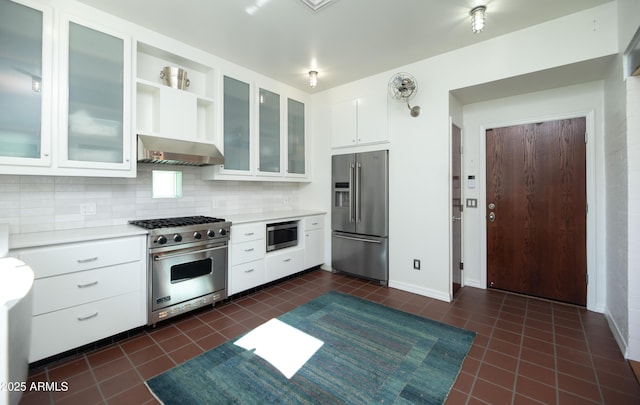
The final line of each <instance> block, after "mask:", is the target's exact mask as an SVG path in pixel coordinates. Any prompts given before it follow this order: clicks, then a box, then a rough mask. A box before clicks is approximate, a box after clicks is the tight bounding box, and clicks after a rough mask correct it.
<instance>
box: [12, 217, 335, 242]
mask: <svg viewBox="0 0 640 405" xmlns="http://www.w3.org/2000/svg"><path fill="white" fill-rule="evenodd" d="M324 214H326V213H325V212H322V211H307V210H292V211H272V212H260V213H255V214H239V215H229V216H226V217H225V219H226V220H227V221H231V223H232V225H233V224H236V225H239V224H243V223H251V222H262V221H272V220H277V221H281V220H287V219H296V218H303V217H309V216H313V215H324ZM232 229H233V228H232ZM146 234H147V230H146V229H144V228H140V227H137V226H134V225H129V224H124V225H113V226H100V227H94V228H78V229H67V230H59V231H47V232H33V233H21V234H11V235H9V250H15V249H24V248H31V247H38V246H48V245H57V244H62V243H74V242H84V241H88V240H98V239H109V238H119V237H126V236H136V235H146Z"/></svg>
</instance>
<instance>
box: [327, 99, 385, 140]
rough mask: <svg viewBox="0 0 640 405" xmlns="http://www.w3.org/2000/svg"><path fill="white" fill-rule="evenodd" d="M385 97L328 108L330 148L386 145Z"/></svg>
mask: <svg viewBox="0 0 640 405" xmlns="http://www.w3.org/2000/svg"><path fill="white" fill-rule="evenodd" d="M387 105H388V104H387V97H386V94H379V95H370V96H365V97H360V98H358V99H356V100H349V101H345V102H342V103H338V104H335V105H333V106H332V107H331V146H332V147H334V148H340V147H347V146H357V145H366V144H373V143H381V142H387V141H388V139H389V131H388V107H387Z"/></svg>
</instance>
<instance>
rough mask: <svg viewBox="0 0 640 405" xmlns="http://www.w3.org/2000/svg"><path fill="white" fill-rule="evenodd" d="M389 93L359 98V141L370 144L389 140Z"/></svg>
mask: <svg viewBox="0 0 640 405" xmlns="http://www.w3.org/2000/svg"><path fill="white" fill-rule="evenodd" d="M387 105H388V104H387V95H386V93H385V94H381V95H375V96H367V97H361V98H359V99H358V143H359V144H368V143H377V142H386V141H387V140H388V128H387V127H388V118H387V117H388V115H389V114H388V107H387Z"/></svg>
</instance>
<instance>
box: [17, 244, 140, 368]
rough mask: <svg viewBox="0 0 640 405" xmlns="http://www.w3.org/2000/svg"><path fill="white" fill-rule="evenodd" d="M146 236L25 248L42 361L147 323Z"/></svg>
mask: <svg viewBox="0 0 640 405" xmlns="http://www.w3.org/2000/svg"><path fill="white" fill-rule="evenodd" d="M146 251H147V250H146V239H145V235H140V236H129V237H119V238H109V239H97V240H92V241H86V242H77V243H65V244H59V245H50V246H43V247H36V248H25V249H20V250H17V251H15V252H13V253H15V254H16V255H17V257H18V258H19V259H20V260H22V261H23V262H25V263H27V264H28V265H29V266H30V267H31V268H32V269H33V272H34V275H35V281H34V287H33V309H32V331H31V351H30V354H29V362H34V361H38V360H41V359H44V358H47V357H50V356H53V355H56V354H59V353H62V352H65V351H67V350H71V349H74V348H77V347H80V346H83V345H85V344H88V343H92V342H95V341H97V340H100V339H103V338H107V337H109V336H113V335H115V334H118V333H121V332H125V331H127V330H130V329H133V328H136V327H138V326H142V325H145V324H146V294H147V292H146V269H147V264H146V263H147V262H146V258H147V254H146Z"/></svg>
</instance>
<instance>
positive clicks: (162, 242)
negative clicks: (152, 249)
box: [156, 235, 167, 245]
mask: <svg viewBox="0 0 640 405" xmlns="http://www.w3.org/2000/svg"><path fill="white" fill-rule="evenodd" d="M156 243H158V244H160V245H164V244H165V243H167V238H165V236H164V235H160V236H158V239H156Z"/></svg>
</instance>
